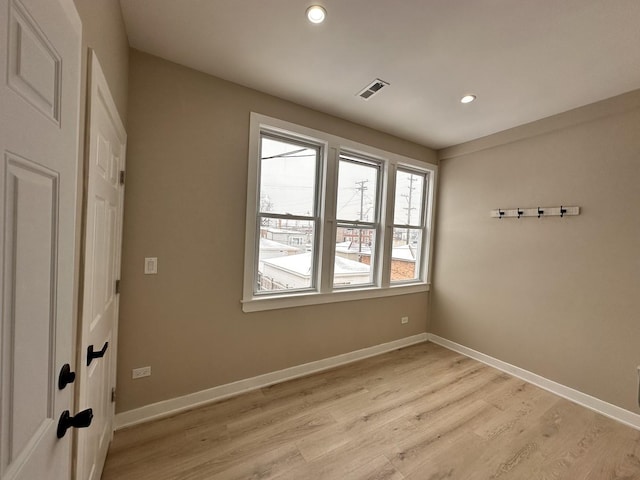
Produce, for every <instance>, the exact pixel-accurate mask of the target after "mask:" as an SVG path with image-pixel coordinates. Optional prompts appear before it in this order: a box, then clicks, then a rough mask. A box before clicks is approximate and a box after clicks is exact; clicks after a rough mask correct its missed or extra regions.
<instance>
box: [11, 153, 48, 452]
mask: <svg viewBox="0 0 640 480" xmlns="http://www.w3.org/2000/svg"><path fill="white" fill-rule="evenodd" d="M5 160H6V164H5V165H6V196H5V198H6V203H5V211H6V217H5V225H4V232H5V272H4V286H5V304H4V307H5V308H4V312H3V316H2V320H3V331H4V332H6V333H7V335H5V336H4V337H3V338H4V342H3V345H2V350H3V352H4V355H5V359H4V363H5V369H4V371H3V389H2V390H3V391H6V392H7V396H6V400H7V401H6V402H5V411H3V415H2V416H3V418H4V419H6V420H7V425H6V426H5V428H6V429H7V437H5V438H7V448H8V452H7V455H6V456H4V458H5V459H6V461H8V462H12V461H16V460H17V459H19V458H20V457H21V455H23V454H24V453H25V449H26V447H27V445H28V443H29V441H30V440H31V439H32V438H34V435H36V433H37V432H38V431H40V430H42V428H43V427H44V426H46V424H47V423H50V422H53V421H54V420H55V418H54V417H55V412H54V410H53V398H52V389H51V385H50V383H51V379H52V377H53V375H54V374H53V372H54V368H55V357H54V352H55V336H54V334H55V331H56V328H55V327H56V326H55V316H54V315H53V314H52V313H53V305H52V301H53V299H54V298H55V276H56V275H55V273H56V272H55V267H56V265H55V258H54V256H53V253H54V252H55V251H56V249H57V246H56V235H55V227H56V219H55V216H54V215H55V212H56V210H57V206H56V198H57V196H58V195H57V194H58V192H57V183H58V182H57V175H56V174H55V173H53V172H51V171H49V170H47V169H44V168H42V167H40V166H39V165H37V164H35V163H33V162H31V161H28V160H26V159H22V158H18V157H17V156H15V155H11V154H8V153H7V154H5ZM26 264H32V268H30V269H29V271H25V269H24V268H22V266H23V265H26ZM27 346H28V348H26V347H27ZM20 379H27V380H28V381H22V382H21V381H19V380H20ZM3 437H4V436H3Z"/></svg>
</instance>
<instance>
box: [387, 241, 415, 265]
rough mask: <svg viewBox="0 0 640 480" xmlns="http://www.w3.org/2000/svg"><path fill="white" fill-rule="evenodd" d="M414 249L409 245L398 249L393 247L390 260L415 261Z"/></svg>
mask: <svg viewBox="0 0 640 480" xmlns="http://www.w3.org/2000/svg"><path fill="white" fill-rule="evenodd" d="M415 250H416V247H413V246H411V245H400V246H398V247H393V251H392V252H391V258H395V259H396V260H406V261H409V262H415V261H416V252H415Z"/></svg>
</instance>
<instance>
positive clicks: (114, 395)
mask: <svg viewBox="0 0 640 480" xmlns="http://www.w3.org/2000/svg"><path fill="white" fill-rule="evenodd" d="M115 401H116V387H113V388H112V389H111V403H114V402H115Z"/></svg>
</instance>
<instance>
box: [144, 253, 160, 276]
mask: <svg viewBox="0 0 640 480" xmlns="http://www.w3.org/2000/svg"><path fill="white" fill-rule="evenodd" d="M157 273H158V257H145V259H144V274H145V275H156V274H157Z"/></svg>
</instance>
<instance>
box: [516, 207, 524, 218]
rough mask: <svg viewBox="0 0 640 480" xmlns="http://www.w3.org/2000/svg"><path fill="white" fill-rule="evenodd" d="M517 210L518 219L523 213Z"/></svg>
mask: <svg viewBox="0 0 640 480" xmlns="http://www.w3.org/2000/svg"><path fill="white" fill-rule="evenodd" d="M517 210H518V218H520V216H521V215H522V214H523V213H524V211H523V210H520V209H519V208H518V209H517Z"/></svg>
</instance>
